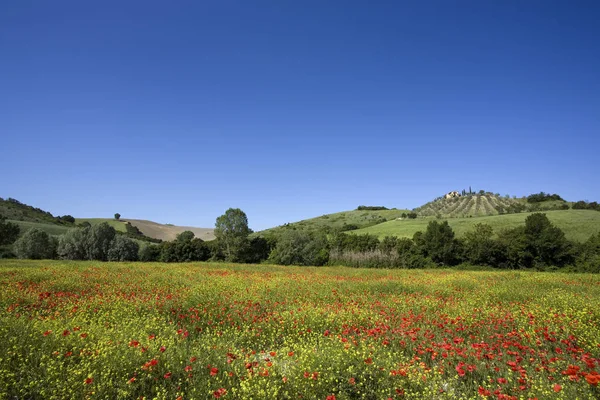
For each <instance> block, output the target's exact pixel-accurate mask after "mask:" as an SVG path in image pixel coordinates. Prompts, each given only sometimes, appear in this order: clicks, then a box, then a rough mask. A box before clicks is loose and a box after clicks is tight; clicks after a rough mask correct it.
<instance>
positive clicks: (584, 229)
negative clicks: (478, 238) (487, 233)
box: [349, 210, 600, 242]
mask: <svg viewBox="0 0 600 400" xmlns="http://www.w3.org/2000/svg"><path fill="white" fill-rule="evenodd" d="M544 212H545V214H546V215H547V216H548V218H549V219H550V221H552V222H553V223H554V224H555V225H556V226H558V227H559V228H561V229H562V230H563V231H564V232H565V235H566V237H567V238H568V239H570V240H574V241H578V242H583V241H585V240H587V239H588V238H589V237H590V236H591V235H593V234H595V233H597V232H600V212H598V211H593V210H556V211H544ZM528 215H531V213H517V214H504V215H491V216H483V217H476V218H468V217H467V218H448V219H447V221H448V224H450V226H451V227H452V229H453V230H454V232H455V233H456V235H457V236H458V237H461V236H462V235H463V234H464V233H465V232H467V231H469V230H471V229H473V226H474V225H475V224H478V223H485V224H488V225H490V226H492V227H493V228H494V231H496V232H498V231H500V230H502V229H506V228H515V227H517V226H520V225H522V224H523V223H524V222H525V218H527V216H528ZM433 219H434V218H417V219H402V220H393V221H388V222H384V223H381V224H378V225H374V226H370V227H367V228H363V229H358V230H354V231H351V232H349V233H354V234H364V233H369V234H372V235H377V236H378V237H380V238H382V237H385V236H398V237H409V238H412V236H413V235H414V233H415V232H417V231H425V230H426V229H427V224H428V223H429V221H431V220H433Z"/></svg>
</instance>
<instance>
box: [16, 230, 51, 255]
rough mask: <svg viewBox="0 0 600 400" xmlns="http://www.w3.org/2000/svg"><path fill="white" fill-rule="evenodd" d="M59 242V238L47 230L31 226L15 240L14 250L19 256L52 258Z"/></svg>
mask: <svg viewBox="0 0 600 400" xmlns="http://www.w3.org/2000/svg"><path fill="white" fill-rule="evenodd" d="M57 244H58V243H57V240H56V239H55V238H53V237H51V236H50V235H48V234H47V233H46V232H44V231H42V230H40V229H38V228H31V229H30V230H28V231H27V232H25V234H24V235H23V236H21V237H20V238H19V239H18V240H17V241H16V242H15V244H14V251H15V253H16V254H17V257H19V258H29V259H32V260H41V259H52V258H54V256H55V254H56V246H57Z"/></svg>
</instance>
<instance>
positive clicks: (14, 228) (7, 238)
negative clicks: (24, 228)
mask: <svg viewBox="0 0 600 400" xmlns="http://www.w3.org/2000/svg"><path fill="white" fill-rule="evenodd" d="M20 232H21V228H19V225H17V224H13V223H12V222H7V221H6V218H4V217H3V216H1V215H0V246H3V245H7V244H11V243H14V241H15V240H17V238H18V237H19V233H20Z"/></svg>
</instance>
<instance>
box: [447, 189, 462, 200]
mask: <svg viewBox="0 0 600 400" xmlns="http://www.w3.org/2000/svg"><path fill="white" fill-rule="evenodd" d="M454 197H460V193H458V192H457V191H456V190H455V191H454V192H448V193H446V194H445V195H444V199H452V198H454Z"/></svg>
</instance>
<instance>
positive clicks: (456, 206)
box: [414, 190, 569, 218]
mask: <svg viewBox="0 0 600 400" xmlns="http://www.w3.org/2000/svg"><path fill="white" fill-rule="evenodd" d="M463 193H465V191H463ZM451 194H454V195H451ZM542 194H543V195H544V196H546V194H545V193H542ZM537 196H539V195H531V196H528V197H522V198H516V197H512V198H511V197H510V196H509V195H505V196H501V195H500V194H498V193H496V194H494V193H491V192H484V191H483V190H482V191H480V192H478V193H465V194H463V195H461V194H459V193H458V192H450V193H448V194H447V195H446V196H442V197H438V198H437V199H435V200H433V201H430V202H429V203H426V204H424V205H422V206H421V207H418V208H415V209H414V211H415V212H416V213H417V215H418V216H420V217H437V218H467V217H482V216H490V215H502V214H513V213H520V212H524V211H549V210H568V209H569V203H567V202H566V201H564V200H562V199H560V197H558V196H557V195H548V196H549V199H548V200H546V199H545V198H542V199H541V201H536V199H537ZM554 196H557V197H554Z"/></svg>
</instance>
